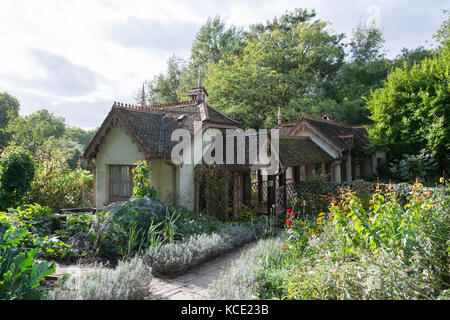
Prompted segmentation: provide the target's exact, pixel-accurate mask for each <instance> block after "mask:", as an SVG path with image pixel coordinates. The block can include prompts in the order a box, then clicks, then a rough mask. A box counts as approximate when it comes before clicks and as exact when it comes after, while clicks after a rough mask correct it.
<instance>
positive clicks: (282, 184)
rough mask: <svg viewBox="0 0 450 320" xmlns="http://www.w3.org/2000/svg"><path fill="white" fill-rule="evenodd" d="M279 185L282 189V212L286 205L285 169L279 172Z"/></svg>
mask: <svg viewBox="0 0 450 320" xmlns="http://www.w3.org/2000/svg"><path fill="white" fill-rule="evenodd" d="M279 185H280V188H282V189H284V192H283V199H282V202H281V206H282V208H281V211H282V212H283V211H285V210H286V206H287V187H286V170H285V171H282V172H281V173H280V183H279Z"/></svg>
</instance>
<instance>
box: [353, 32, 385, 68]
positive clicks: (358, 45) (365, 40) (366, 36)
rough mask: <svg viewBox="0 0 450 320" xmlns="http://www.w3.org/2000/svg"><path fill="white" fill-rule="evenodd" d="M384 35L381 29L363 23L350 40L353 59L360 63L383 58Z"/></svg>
mask: <svg viewBox="0 0 450 320" xmlns="http://www.w3.org/2000/svg"><path fill="white" fill-rule="evenodd" d="M384 42H385V40H384V37H383V33H382V31H381V30H380V29H378V28H375V27H369V28H367V27H364V26H362V25H361V24H360V25H359V26H358V27H357V28H356V30H355V31H354V32H353V38H352V40H351V42H350V50H351V59H352V61H354V62H356V63H357V64H359V65H362V64H366V63H369V62H376V61H380V60H383V59H384V57H385V53H384V50H383V46H384Z"/></svg>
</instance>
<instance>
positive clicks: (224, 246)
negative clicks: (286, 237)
mask: <svg viewBox="0 0 450 320" xmlns="http://www.w3.org/2000/svg"><path fill="white" fill-rule="evenodd" d="M266 231H267V230H266V228H265V227H263V226H257V227H256V228H252V227H250V226H240V225H228V226H226V227H224V228H223V229H222V230H221V231H220V232H218V233H212V234H211V235H207V234H202V235H193V236H191V237H189V238H188V239H187V240H185V241H183V242H181V243H169V244H164V245H158V246H155V247H151V248H149V249H148V250H147V251H146V252H145V254H144V256H143V257H144V261H145V262H146V263H147V264H148V265H149V266H151V267H152V270H153V273H154V274H155V275H162V276H168V277H171V276H175V275H177V274H179V273H181V272H183V271H186V270H188V269H190V268H193V267H195V266H198V265H199V264H201V263H204V262H206V261H207V260H210V259H212V258H215V257H217V256H219V255H221V254H223V253H225V252H227V251H229V250H232V249H234V248H236V247H238V246H242V245H243V244H245V243H248V242H250V241H252V240H254V239H255V238H256V237H257V236H258V235H263V234H264V232H266Z"/></svg>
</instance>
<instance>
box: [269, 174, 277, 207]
mask: <svg viewBox="0 0 450 320" xmlns="http://www.w3.org/2000/svg"><path fill="white" fill-rule="evenodd" d="M276 179H277V176H276V175H269V176H267V214H268V215H270V210H271V209H272V206H273V205H275V200H276V197H275V196H276V194H275V190H276Z"/></svg>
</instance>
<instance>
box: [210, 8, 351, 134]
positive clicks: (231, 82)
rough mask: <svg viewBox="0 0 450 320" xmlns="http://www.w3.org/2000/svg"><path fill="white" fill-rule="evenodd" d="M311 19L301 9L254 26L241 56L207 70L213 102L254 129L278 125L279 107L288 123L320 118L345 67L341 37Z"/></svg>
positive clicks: (230, 56)
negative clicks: (329, 89)
mask: <svg viewBox="0 0 450 320" xmlns="http://www.w3.org/2000/svg"><path fill="white" fill-rule="evenodd" d="M311 17H313V14H307V13H305V11H303V10H297V11H295V12H294V13H286V14H285V15H283V16H282V17H280V18H279V19H278V18H274V19H273V20H272V21H268V22H267V24H266V25H262V24H259V25H255V26H253V27H252V28H251V31H250V33H249V34H247V35H246V40H245V47H244V49H243V52H242V54H240V55H235V54H229V55H227V56H225V57H224V58H223V59H222V60H220V61H219V62H218V63H214V64H210V65H209V68H208V74H207V75H206V78H205V82H204V83H205V87H207V88H208V91H209V93H210V96H209V101H210V102H211V103H212V104H214V106H215V107H217V108H218V109H220V110H222V111H224V112H225V113H227V114H228V115H230V116H232V117H234V118H236V119H237V120H240V121H242V122H243V124H244V126H246V127H253V128H260V127H263V126H266V127H267V126H273V125H275V124H276V117H277V109H278V107H281V108H282V113H283V119H284V120H294V119H295V120H296V119H298V117H299V114H301V113H302V112H304V113H306V112H308V113H313V114H316V113H318V112H319V110H317V109H316V108H317V103H318V102H319V101H321V100H322V99H323V98H324V97H325V92H326V90H327V87H328V86H329V84H330V82H332V81H333V80H334V77H335V75H336V72H337V70H338V69H339V68H340V67H341V65H342V63H343V58H344V50H343V45H342V43H341V40H342V38H343V35H336V34H333V33H331V32H330V31H328V30H327V27H328V26H327V24H326V23H325V22H321V21H315V22H310V21H309V19H311ZM321 111H325V110H321Z"/></svg>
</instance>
